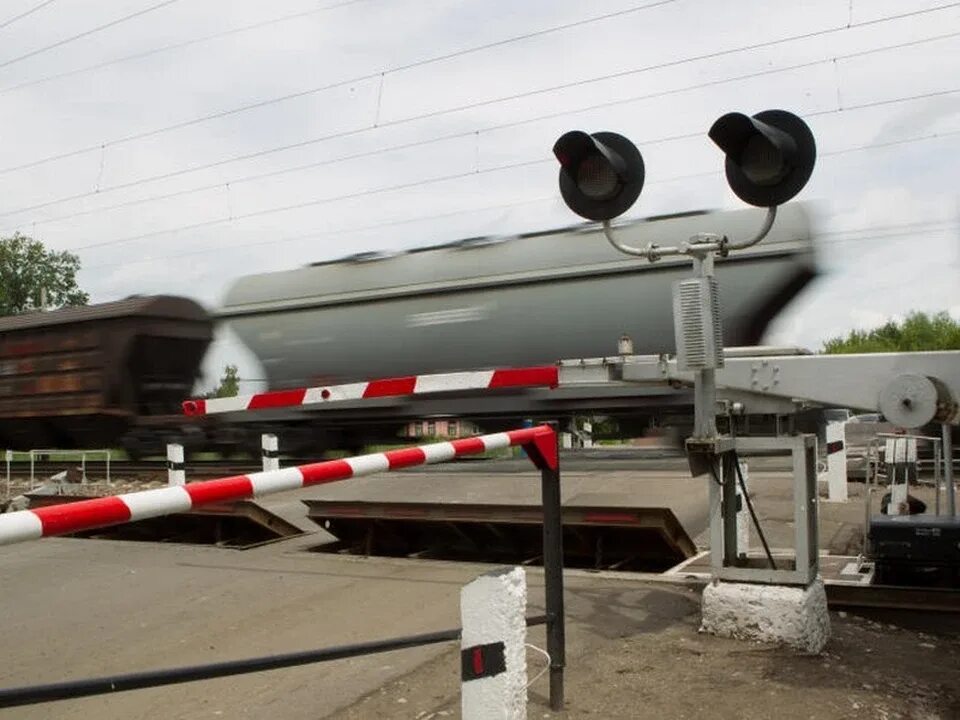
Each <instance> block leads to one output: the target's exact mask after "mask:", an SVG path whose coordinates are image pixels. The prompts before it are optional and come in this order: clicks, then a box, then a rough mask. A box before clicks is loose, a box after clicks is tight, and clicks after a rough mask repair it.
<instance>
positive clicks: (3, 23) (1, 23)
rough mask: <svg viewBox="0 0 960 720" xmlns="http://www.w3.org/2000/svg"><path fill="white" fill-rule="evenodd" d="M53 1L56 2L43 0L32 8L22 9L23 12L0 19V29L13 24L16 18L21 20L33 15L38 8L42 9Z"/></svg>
mask: <svg viewBox="0 0 960 720" xmlns="http://www.w3.org/2000/svg"><path fill="white" fill-rule="evenodd" d="M54 2H56V0H43V2H42V3H40V4H39V5H34V6H33V7H32V8H29V9H27V10H24V11H23V12H21V13H18V14H16V15H14V16H13V17H10V18H7V19H6V20H3V21H0V30H3V29H4V28H5V27H7V26H9V25H13V24H14V23H15V22H17V20H23V18H25V17H29V16H30V15H33V14H34V13H35V12H37V11H38V10H43V9H44V8H45V7H46V6H47V5H50V4H51V3H54Z"/></svg>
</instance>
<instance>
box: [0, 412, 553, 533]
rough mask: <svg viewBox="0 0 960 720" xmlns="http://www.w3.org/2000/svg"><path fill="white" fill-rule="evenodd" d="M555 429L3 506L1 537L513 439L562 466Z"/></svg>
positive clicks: (424, 461) (75, 528)
mask: <svg viewBox="0 0 960 720" xmlns="http://www.w3.org/2000/svg"><path fill="white" fill-rule="evenodd" d="M556 443H557V440H556V434H555V433H554V431H553V428H551V427H550V426H549V425H540V426H537V427H532V428H523V429H522V430H510V431H508V432H505V433H496V434H494V435H480V436H477V437H472V438H463V439H462V440H452V441H450V442H442V443H434V444H432V445H421V446H419V447H410V448H402V449H400V450H389V451H387V452H383V453H375V454H373V455H358V456H356V457H352V458H347V459H345V460H329V461H326V462H319V463H311V464H310V465H301V466H300V467H291V468H283V469H281V470H268V471H266V472H258V473H252V474H250V475H236V476H234V477H228V478H220V479H218V480H206V481H203V482H196V483H188V484H186V485H171V486H168V487H164V488H159V489H157V490H144V491H142V492H135V493H127V494H125V495H112V496H109V497H101V498H93V499H90V500H80V501H78V502H73V503H64V504H61V505H50V506H48V507H41V508H37V509H35V510H21V511H18V512H12V513H5V514H0V545H10V544H12V543H17V542H23V541H25V540H36V539H38V538H42V537H49V536H51V535H64V534H68V533H74V532H80V531H82V530H93V529H96V528H101V527H107V526H109V525H119V524H121V523H125V522H131V521H134V520H146V519H147V518H152V517H159V516H161V515H169V514H171V513H179V512H187V511H189V510H193V509H194V508H198V507H202V506H204V505H208V504H212V503H222V502H232V501H235V500H245V499H247V498H252V497H261V496H263V495H269V494H271V493H276V492H283V491H285V490H296V489H299V488H303V487H308V486H310V485H320V484H322V483H329V482H336V481H338V480H346V479H348V478H352V477H361V476H363V475H372V474H374V473H378V472H385V471H387V470H398V469H400V468H405V467H412V466H414V465H428V464H432V463H439V462H445V461H447V460H452V459H454V458H457V457H463V456H465V455H477V454H479V453H483V452H487V451H489V450H499V449H501V448H506V447H510V446H513V445H523V446H524V447H525V448H526V449H527V450H528V455H530V457H531V460H533V462H534V463H535V464H536V465H537V466H538V467H541V468H549V469H552V470H556V468H557V450H556V448H557V445H556Z"/></svg>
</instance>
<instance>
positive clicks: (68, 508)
mask: <svg viewBox="0 0 960 720" xmlns="http://www.w3.org/2000/svg"><path fill="white" fill-rule="evenodd" d="M557 440H558V437H557V432H556V430H555V429H554V428H553V427H551V426H550V425H539V426H536V427H530V428H522V429H520V430H511V431H507V432H503V433H496V434H492V435H480V436H476V437H470V438H463V439H459V440H451V441H448V442H440V443H434V444H430V445H422V446H415V447H408V448H402V449H398V450H389V451H386V452H382V453H375V454H371V455H359V456H355V457H351V458H346V459H343V460H329V461H325V462H318V463H312V464H309V465H302V466H295V467H289V468H284V469H282V470H280V469H278V470H268V471H264V472H258V473H251V474H249V475H236V476H233V477H227V478H219V479H216V480H206V481H200V482H195V483H186V484H182V485H180V484H174V485H169V486H167V487H163V488H158V489H155V490H144V491H140V492H134V493H127V494H123V495H114V496H109V497H101V498H91V499H88V500H80V501H77V502H72V503H65V504H61V505H50V506H47V507H40V508H36V509H33V510H21V511H17V512H12V513H5V514H0V545H9V544H13V543H19V542H25V541H27V540H37V539H40V538H42V537H49V536H54V535H66V534H70V533H75V532H80V531H83V530H93V529H97V528H102V527H107V526H110V525H118V524H122V523H126V522H132V521H136V520H144V519H147V518H152V517H160V516H163V515H169V514H172V513H181V512H187V511H189V510H191V509H194V508H199V507H202V506H204V505H209V504H214V503H223V502H231V501H237V500H244V499H248V498H252V497H261V496H263V495H268V494H272V493H276V492H283V491H286V490H295V489H299V488H303V487H309V486H311V485H319V484H323V483H329V482H336V481H339V480H346V479H348V478H352V477H361V476H364V475H372V474H375V473H379V472H385V471H388V470H399V469H401V468H405V467H413V466H416V465H424V464H433V463H441V462H448V461H450V460H453V459H455V458H458V457H463V456H468V455H477V454H482V453H485V452H489V451H493V450H499V449H503V448H508V447H513V446H520V447H522V448H523V449H524V451H525V453H526V455H527V457H528V458H530V460H531V462H533V464H534V465H535V466H536V467H537V468H538V469H539V470H540V478H541V496H542V503H543V566H544V581H545V606H546V614H545V616H544V617H543V618H528V619H527V620H526V624H528V625H529V624H545V625H546V626H547V654H548V656H549V658H550V664H549V673H550V707H551V709H553V710H561V709H562V708H563V695H564V690H563V671H564V666H565V629H564V608H563V544H562V543H563V539H562V525H561V506H560V465H559V452H558V447H557ZM509 584H511V583H510V582H508V585H509ZM513 584H514V586H515V583H513ZM507 589H508V590H509V588H507ZM480 594H482V593H480ZM514 594H516V593H514ZM464 601H465V602H466V603H467V605H468V606H469V607H474V608H475V607H476V602H477V601H478V595H477V594H476V593H474V592H473V591H469V592H465V594H464ZM494 604H495V605H497V604H498V603H494ZM509 605H510V602H506V601H504V602H500V603H499V608H500V611H502V612H501V614H499V615H498V616H497V617H498V619H497V621H496V622H491V621H488V620H483V621H482V622H481V625H482V626H483V627H486V630H483V629H482V628H481V630H482V632H481V630H477V631H474V630H473V629H469V630H468V628H469V627H470V626H469V624H468V623H467V622H466V618H467V615H470V616H471V617H472V616H473V615H475V614H476V613H475V612H474V611H473V610H471V611H470V612H465V613H464V618H465V625H464V629H463V631H461V630H460V629H453V630H443V631H439V632H436V633H428V634H425V635H417V636H410V637H402V638H391V639H387V640H379V641H374V642H369V643H360V644H356V645H351V646H341V647H336V648H322V649H319V650H312V651H307V652H297V653H289V654H285V655H275V656H270V657H260V658H248V659H244V660H236V661H229V662H223V663H214V664H210V665H203V666H192V667H179V668H168V669H162V670H156V671H149V672H140V673H132V674H128V675H122V676H116V677H107V678H92V679H87V680H76V681H70V682H60V683H53V684H48V685H35V686H29V687H18V688H6V689H0V707H15V706H20V705H28V704H34V703H38V702H47V701H50V700H58V699H65V698H75V697H85V696H89V695H99V694H104V693H111V692H117V691H121V690H132V689H137V688H145V687H157V686H161V685H170V684H176V683H181V682H190V681H194V680H201V679H206V678H214V677H225V676H228V675H238V674H243V673H250V672H259V671H262V670H270V669H275V668H280V667H291V666H294V665H303V664H307V663H313V662H322V661H326V660H334V659H339V658H345V657H356V656H359V655H365V654H370V653H374V652H386V651H389V650H397V649H401V648H406V647H417V646H420V645H427V644H433V643H439V642H445V641H450V640H455V639H457V638H461V637H462V638H463V643H464V645H465V647H464V648H463V649H464V650H468V651H469V652H468V653H467V654H466V655H464V656H463V657H462V658H461V660H462V668H461V669H462V670H463V671H464V674H463V677H464V680H465V682H472V681H473V679H474V678H473V675H477V676H479V677H483V678H486V677H494V678H495V677H497V676H498V675H499V674H500V672H499V671H498V672H494V668H495V667H496V666H488V664H487V662H486V659H487V657H488V656H489V655H488V654H489V653H491V652H493V656H492V657H493V658H494V659H495V658H496V657H497V651H496V650H488V649H486V650H485V649H484V648H486V646H487V645H489V644H490V643H488V642H484V643H480V644H479V645H478V644H477V640H478V639H483V640H486V639H489V635H488V634H485V633H488V632H489V630H490V628H491V627H498V628H502V629H503V631H504V633H506V632H507V627H508V626H509V627H510V628H512V630H511V633H512V634H511V635H510V637H509V638H507V637H506V635H504V640H503V642H504V652H506V648H507V642H508V640H509V642H510V643H511V644H510V647H511V648H513V647H515V641H516V620H515V618H514V620H511V621H509V622H508V621H507V619H506V618H507V613H506V608H507V607H508V606H509ZM513 607H514V608H515V607H516V605H515V604H514V605H513ZM496 632H499V629H498V630H496ZM496 642H499V640H498V641H495V642H494V644H496ZM477 647H479V648H480V650H479V655H477V654H476V652H475V648H477ZM511 652H512V650H511ZM485 653H487V654H485ZM511 657H515V655H511ZM464 665H466V667H463V666H464ZM510 669H516V668H515V667H514V666H513V665H510V664H509V663H507V662H506V661H505V668H504V671H503V672H507V671H508V670H510ZM471 671H472V674H471ZM477 671H478V672H477ZM516 677H519V676H518V675H517V676H515V675H509V677H504V678H502V679H501V680H497V682H496V683H494V685H497V686H499V685H503V684H504V683H510V684H511V687H512V686H513V685H515V683H516ZM480 688H481V685H480V684H476V685H474V686H472V687H471V689H470V690H469V691H468V692H467V693H466V694H465V696H464V697H465V698H466V697H471V698H472V697H476V698H478V699H479V698H483V697H486V696H487V694H488V693H487V692H486V691H484V692H480V691H479V689H480ZM511 697H514V695H511ZM511 707H514V706H513V705H511ZM511 712H512V711H511ZM517 712H519V711H517ZM463 716H464V717H465V718H475V719H476V720H479V719H480V718H486V717H489V715H486V714H481V713H480V710H479V709H478V711H477V712H473V711H472V710H471V712H470V713H469V714H468V713H467V712H466V710H465V711H464V715H463ZM499 717H505V718H521V717H525V710H524V712H523V713H521V714H504V715H500V716H499Z"/></svg>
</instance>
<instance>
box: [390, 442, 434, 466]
mask: <svg viewBox="0 0 960 720" xmlns="http://www.w3.org/2000/svg"><path fill="white" fill-rule="evenodd" d="M384 455H386V457H387V462H389V463H390V469H391V470H396V469H398V468H405V467H410V466H411V465H423V464H424V463H425V462H426V461H427V454H426V453H425V452H424V451H423V450H421V449H420V448H418V447H412V448H403V449H401V450H388V451H387V452H385V453H384Z"/></svg>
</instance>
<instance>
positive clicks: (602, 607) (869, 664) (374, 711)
mask: <svg viewBox="0 0 960 720" xmlns="http://www.w3.org/2000/svg"><path fill="white" fill-rule="evenodd" d="M578 585H579V584H578ZM568 616H569V620H568V623H569V624H568V669H567V676H566V684H567V693H566V694H567V707H566V710H565V711H564V712H562V713H551V712H550V711H549V709H548V705H547V702H546V692H547V682H546V677H541V678H540V679H539V680H537V681H536V682H534V684H533V685H532V686H531V688H530V706H529V717H531V718H541V717H542V718H550V717H562V718H664V719H668V718H697V719H698V720H699V718H702V717H705V716H706V717H715V718H742V719H744V720H754V719H756V720H761V719H766V718H771V717H776V718H778V719H781V718H782V719H784V720H793V719H794V718H796V719H797V720H800V719H801V718H802V719H803V720H809V719H810V718H831V719H832V718H851V719H852V718H857V719H862V718H889V719H893V718H911V719H916V720H932V719H933V718H941V719H943V720H947V719H951V718H958V717H960V630H958V628H957V622H956V621H955V620H953V621H951V622H952V625H947V623H945V622H941V621H942V620H944V619H943V618H938V617H937V616H929V617H925V618H921V617H918V616H916V615H915V614H914V615H906V616H900V617H885V618H882V619H880V618H876V617H865V616H859V615H854V614H849V613H837V612H832V613H831V622H832V628H833V637H832V639H831V641H830V643H829V645H828V646H827V648H826V651H825V652H824V653H823V654H822V655H821V656H818V657H807V656H802V655H798V654H795V653H792V652H789V651H786V650H783V649H779V648H774V647H769V646H765V645H760V644H755V643H747V642H741V641H734V640H724V639H720V638H716V637H712V636H709V635H703V634H700V633H699V632H698V627H699V617H700V616H699V594H698V593H696V592H695V591H691V590H687V589H684V588H662V587H651V586H649V585H639V584H638V583H619V582H616V581H608V580H602V581H600V582H598V583H597V584H593V585H591V586H590V587H582V586H580V587H572V588H570V589H569V590H568ZM529 642H531V643H533V644H536V645H539V646H541V647H542V646H543V643H544V640H543V630H542V628H537V629H534V630H533V631H531V633H530V637H529ZM528 657H529V663H530V664H529V667H530V669H531V670H530V672H531V676H532V675H533V674H534V673H536V672H537V669H538V668H541V667H542V666H543V664H544V662H545V661H544V659H543V658H542V657H541V656H539V655H538V654H536V653H534V652H530V654H529V656H528ZM457 668H458V659H457V651H456V650H455V649H453V648H451V650H450V651H448V652H446V653H445V654H444V655H442V656H441V657H438V658H436V659H434V660H431V661H430V662H428V663H426V664H424V665H422V666H421V667H419V668H418V669H417V670H415V671H414V672H412V673H410V674H408V675H407V676H405V677H403V678H400V679H399V680H396V681H394V682H392V683H390V684H388V685H385V686H384V687H382V688H380V689H379V690H377V691H375V692H373V693H371V694H369V695H367V696H366V697H365V698H363V699H362V700H360V701H359V702H357V703H355V704H354V705H352V706H351V707H349V708H347V709H345V710H343V711H341V712H339V713H336V714H334V715H331V716H330V717H331V718H332V719H333V720H361V719H364V720H365V719H367V718H377V717H379V718H413V719H416V720H439V718H443V717H450V718H455V717H459V716H460V710H459V702H460V700H459V684H458V682H459V681H458V676H457Z"/></svg>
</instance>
